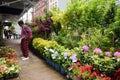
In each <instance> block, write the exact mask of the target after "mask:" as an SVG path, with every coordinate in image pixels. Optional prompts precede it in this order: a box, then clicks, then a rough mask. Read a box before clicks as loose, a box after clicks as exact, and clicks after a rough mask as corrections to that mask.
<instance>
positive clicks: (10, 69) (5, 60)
mask: <svg viewBox="0 0 120 80" xmlns="http://www.w3.org/2000/svg"><path fill="white" fill-rule="evenodd" d="M19 70H20V66H19V64H18V60H17V57H16V52H15V50H14V49H12V48H10V47H5V46H4V47H0V80H7V79H11V78H16V77H18V76H19Z"/></svg>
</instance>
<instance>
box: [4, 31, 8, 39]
mask: <svg viewBox="0 0 120 80" xmlns="http://www.w3.org/2000/svg"><path fill="white" fill-rule="evenodd" d="M4 36H5V38H6V39H8V38H9V36H8V30H7V29H4Z"/></svg>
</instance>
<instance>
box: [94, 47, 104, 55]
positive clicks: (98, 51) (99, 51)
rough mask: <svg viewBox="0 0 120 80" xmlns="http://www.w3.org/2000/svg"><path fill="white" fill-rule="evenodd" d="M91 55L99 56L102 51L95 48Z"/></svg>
mask: <svg viewBox="0 0 120 80" xmlns="http://www.w3.org/2000/svg"><path fill="white" fill-rule="evenodd" d="M93 53H97V54H100V53H102V50H101V49H100V48H95V49H94V50H93Z"/></svg>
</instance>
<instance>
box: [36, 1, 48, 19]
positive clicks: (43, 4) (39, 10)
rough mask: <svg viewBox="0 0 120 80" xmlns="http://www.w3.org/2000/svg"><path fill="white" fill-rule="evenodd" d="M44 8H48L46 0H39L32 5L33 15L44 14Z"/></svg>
mask: <svg viewBox="0 0 120 80" xmlns="http://www.w3.org/2000/svg"><path fill="white" fill-rule="evenodd" d="M45 9H48V0H39V2H38V3H37V4H36V5H35V7H34V10H35V11H34V17H37V16H39V15H41V16H44V15H45V13H44V10H45Z"/></svg>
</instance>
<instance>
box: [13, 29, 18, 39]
mask: <svg viewBox="0 0 120 80" xmlns="http://www.w3.org/2000/svg"><path fill="white" fill-rule="evenodd" d="M13 37H14V39H17V33H16V30H15V29H13Z"/></svg>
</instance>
